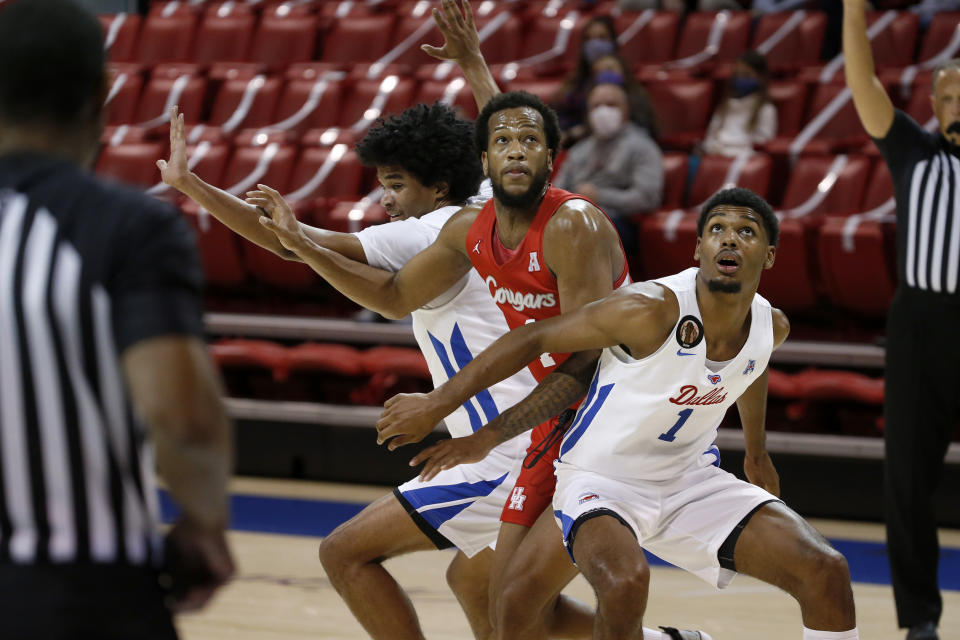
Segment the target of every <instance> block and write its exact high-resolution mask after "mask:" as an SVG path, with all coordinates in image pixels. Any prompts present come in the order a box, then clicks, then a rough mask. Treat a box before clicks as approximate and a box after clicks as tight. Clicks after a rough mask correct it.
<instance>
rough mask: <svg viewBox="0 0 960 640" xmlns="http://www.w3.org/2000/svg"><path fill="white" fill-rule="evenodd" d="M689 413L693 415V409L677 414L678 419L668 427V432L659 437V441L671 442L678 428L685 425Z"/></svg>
mask: <svg viewBox="0 0 960 640" xmlns="http://www.w3.org/2000/svg"><path fill="white" fill-rule="evenodd" d="M691 413H693V409H684V410H683V411H681V412H680V413H679V414H677V415H679V416H680V418H679V419H677V422H676V424H674V425H673V426H672V427H670V431H667V432H666V433H661V434H660V436H659V437H660V439H661V440H663V441H664V442H673V441H674V440H675V439H676V437H677V431H680V427H682V426H683V425H684V424H685V423H686V421H687V418H689V417H690V414H691Z"/></svg>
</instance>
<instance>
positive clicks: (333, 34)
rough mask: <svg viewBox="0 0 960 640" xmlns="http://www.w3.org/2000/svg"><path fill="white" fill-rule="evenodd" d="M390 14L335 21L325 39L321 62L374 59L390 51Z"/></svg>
mask: <svg viewBox="0 0 960 640" xmlns="http://www.w3.org/2000/svg"><path fill="white" fill-rule="evenodd" d="M395 19H396V17H395V16H394V15H393V14H392V13H386V14H379V15H370V16H358V17H355V18H350V19H348V20H338V21H337V23H336V24H335V25H334V26H333V28H332V29H331V30H330V32H329V33H328V34H327V36H326V38H324V42H323V55H322V56H320V60H321V61H323V62H337V63H354V62H376V61H377V60H379V59H380V58H382V57H383V55H384V54H385V53H386V52H387V51H389V49H390V42H391V41H392V34H393V27H394V21H395Z"/></svg>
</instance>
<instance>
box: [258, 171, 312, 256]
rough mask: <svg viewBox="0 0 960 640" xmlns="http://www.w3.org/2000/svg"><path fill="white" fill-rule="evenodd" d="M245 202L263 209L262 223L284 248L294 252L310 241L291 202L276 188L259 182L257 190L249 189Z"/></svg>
mask: <svg viewBox="0 0 960 640" xmlns="http://www.w3.org/2000/svg"><path fill="white" fill-rule="evenodd" d="M245 202H246V203H247V204H252V205H253V206H255V207H257V208H258V209H260V210H261V211H262V213H263V214H264V215H262V216H260V224H261V225H263V226H264V227H266V228H267V229H269V230H270V231H272V232H273V234H274V235H275V236H277V240H279V241H280V244H282V245H283V248H284V249H287V250H288V251H293V252H294V253H296V252H297V250H298V249H299V248H301V247H303V245H304V244H305V243H306V242H308V239H307V235H306V234H305V233H304V232H303V229H302V228H301V227H300V222H299V221H298V220H297V216H296V215H294V213H293V209H291V208H290V205H289V203H287V201H286V200H284V199H283V196H282V195H280V193H279V192H278V191H277V190H276V189H272V188H270V187H268V186H267V185H265V184H258V185H257V190H256V191H248V192H247V197H246V200H245Z"/></svg>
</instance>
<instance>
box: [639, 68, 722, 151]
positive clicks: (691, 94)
mask: <svg viewBox="0 0 960 640" xmlns="http://www.w3.org/2000/svg"><path fill="white" fill-rule="evenodd" d="M647 91H648V92H649V93H650V99H651V101H652V102H653V106H654V109H655V110H656V112H657V119H658V122H659V124H660V139H661V142H662V144H663V146H664V147H667V148H671V147H673V148H680V149H689V148H690V147H691V146H692V145H693V143H694V142H695V141H697V140H702V139H703V136H704V133H705V132H706V129H707V122H708V121H709V119H710V108H711V99H712V97H713V83H712V82H710V81H709V80H692V79H678V80H672V81H661V82H653V83H650V84H649V85H648V86H647Z"/></svg>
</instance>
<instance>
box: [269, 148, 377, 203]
mask: <svg viewBox="0 0 960 640" xmlns="http://www.w3.org/2000/svg"><path fill="white" fill-rule="evenodd" d="M362 180H363V168H362V167H361V166H360V159H359V158H358V157H357V153H356V151H353V150H349V149H348V147H347V145H345V144H340V145H336V146H334V147H333V148H330V147H305V148H304V150H303V153H302V154H301V155H300V159H299V161H298V162H297V166H296V168H295V169H294V170H293V177H292V178H291V180H290V190H291V192H290V193H289V194H287V197H289V198H290V199H292V200H309V199H312V198H316V197H319V196H337V197H346V198H353V197H358V196H360V195H362V194H361V193H360V185H361V183H362Z"/></svg>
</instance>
